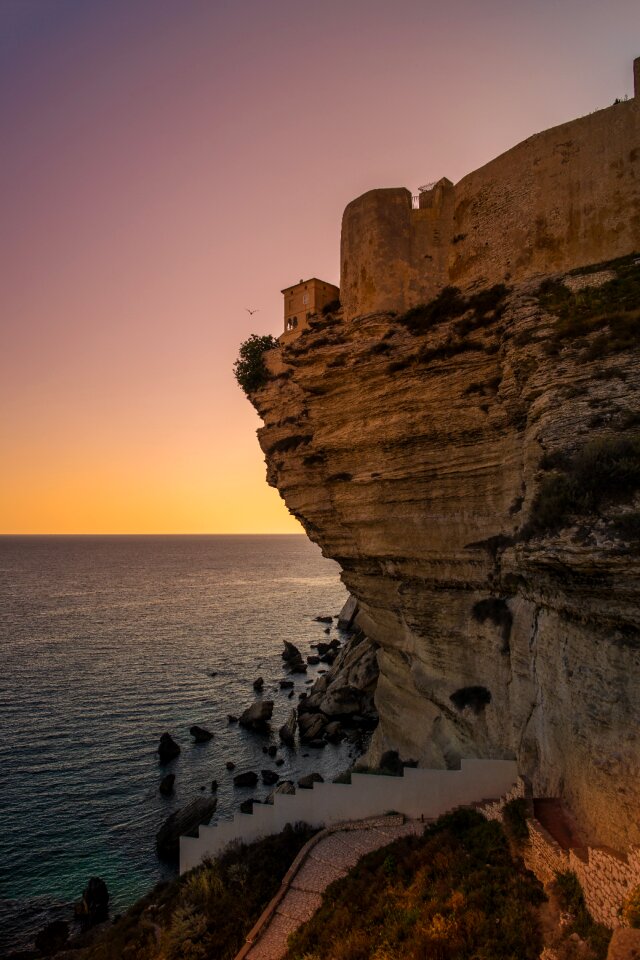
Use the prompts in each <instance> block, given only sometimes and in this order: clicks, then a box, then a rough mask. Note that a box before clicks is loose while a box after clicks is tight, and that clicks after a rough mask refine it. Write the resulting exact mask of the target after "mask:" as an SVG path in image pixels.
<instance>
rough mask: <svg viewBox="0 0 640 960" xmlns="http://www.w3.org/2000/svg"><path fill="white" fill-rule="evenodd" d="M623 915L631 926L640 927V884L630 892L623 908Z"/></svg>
mask: <svg viewBox="0 0 640 960" xmlns="http://www.w3.org/2000/svg"><path fill="white" fill-rule="evenodd" d="M622 916H623V917H624V919H625V920H626V921H627V923H628V924H629V926H630V927H634V928H635V929H636V930H637V929H638V928H640V886H637V887H634V888H633V890H631V892H630V893H629V896H628V897H627V900H626V903H625V905H624V908H623V910H622Z"/></svg>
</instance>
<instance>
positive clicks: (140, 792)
mask: <svg viewBox="0 0 640 960" xmlns="http://www.w3.org/2000/svg"><path fill="white" fill-rule="evenodd" d="M345 599H346V593H345V590H344V588H343V587H342V585H341V583H340V581H339V579H338V567H337V565H336V564H334V563H333V562H332V561H329V560H325V559H324V558H323V557H322V556H321V554H320V551H319V550H318V549H317V548H316V547H315V546H314V545H313V544H311V543H309V541H307V539H306V538H305V537H304V536H280V537H253V536H247V537H215V536H211V537H3V538H0V654H1V657H2V660H1V663H2V666H1V668H0V703H1V704H2V726H1V737H0V778H1V786H0V804H1V805H2V808H3V812H2V830H1V831H0V898H1V902H0V930H1V931H2V932H1V934H0V954H1V953H2V952H3V951H6V950H7V949H8V947H9V946H16V945H19V944H22V943H24V942H26V941H28V940H29V938H30V937H32V936H33V934H34V933H35V932H36V931H37V930H38V929H39V928H40V927H41V926H42V925H43V924H44V923H45V922H47V921H48V920H50V919H52V918H53V917H55V916H62V917H65V918H66V917H68V916H69V909H70V907H69V905H70V903H71V902H72V901H74V900H76V899H78V898H79V896H80V895H81V893H82V890H83V888H84V886H85V885H86V881H87V880H88V878H89V877H90V876H92V875H98V876H101V877H103V878H104V880H105V881H106V882H107V885H108V887H109V890H110V892H111V895H112V903H113V908H114V909H113V911H112V912H117V911H118V910H120V909H122V908H123V907H125V906H126V905H127V904H128V903H130V902H131V901H132V900H134V899H135V898H136V897H137V896H138V895H140V894H141V893H143V892H145V891H146V890H147V889H148V888H149V887H150V886H151V885H152V884H153V883H155V882H156V881H157V880H158V879H159V878H160V877H162V876H163V875H166V868H165V867H163V866H162V864H161V863H160V862H159V861H158V860H157V858H156V855H155V851H154V835H155V833H156V831H157V829H158V827H159V826H160V824H161V823H162V822H163V820H164V819H165V818H166V817H167V816H168V815H169V814H170V813H171V812H172V811H173V810H175V809H176V808H178V807H179V806H182V805H183V804H185V803H186V802H188V801H189V800H190V799H192V798H193V797H196V796H200V795H201V788H202V787H205V788H206V790H207V792H209V791H210V784H211V780H212V779H214V778H215V779H217V780H218V783H219V789H218V798H219V799H218V813H217V814H216V817H218V816H219V817H221V818H225V817H228V816H230V815H231V814H232V812H233V811H234V809H237V806H238V804H239V803H240V801H241V800H243V799H245V798H246V797H247V796H262V797H264V796H266V794H267V792H268V789H267V788H265V787H258V788H256V789H255V790H253V791H252V790H246V789H245V790H238V789H235V790H234V788H233V783H232V776H233V774H231V773H229V772H228V771H227V770H226V766H225V764H226V761H227V760H233V761H234V762H235V763H236V764H237V769H236V771H235V772H236V773H237V772H240V771H242V770H244V769H255V770H260V769H261V768H265V767H270V768H274V769H278V770H279V772H280V774H281V776H283V777H291V778H297V777H298V776H300V775H301V774H302V773H306V772H309V771H310V770H312V769H313V770H318V771H319V772H320V773H321V774H322V775H323V776H325V778H328V777H331V776H332V775H334V774H335V773H337V772H339V771H340V770H342V769H344V768H345V767H346V766H347V765H348V764H349V763H350V756H349V754H348V748H347V747H346V746H345V745H340V746H338V747H336V746H328V747H326V749H324V750H317V751H314V750H307V751H305V752H307V753H308V754H310V756H307V757H303V756H302V753H301V752H300V751H298V752H295V753H292V752H290V751H287V750H281V751H280V754H281V755H282V756H284V757H285V764H284V766H283V767H281V768H275V767H274V761H272V760H271V759H270V758H267V757H265V755H264V753H263V751H262V746H263V744H264V743H266V742H268V740H265V739H264V738H261V737H259V736H256V735H255V734H251V733H248V732H245V731H242V730H240V729H238V727H237V726H230V725H229V724H228V722H227V714H228V713H235V714H238V713H239V712H240V711H241V710H242V709H244V708H245V707H246V706H248V705H249V704H250V703H251V702H252V701H253V700H254V691H253V688H252V682H253V680H254V679H255V677H256V676H257V675H259V674H261V675H262V676H263V677H264V679H265V689H264V694H263V696H265V697H267V698H269V699H273V700H275V709H274V728H276V729H277V726H278V725H279V724H280V723H282V722H283V721H284V719H285V717H286V714H287V712H288V711H289V710H290V708H291V706H292V705H293V704H295V703H297V699H298V697H297V694H298V692H299V691H300V690H302V689H304V687H305V679H308V678H311V677H313V676H315V673H316V669H317V668H309V674H308V677H307V678H305V677H300V678H296V694H295V698H294V700H289V699H288V698H287V693H288V691H280V689H279V688H278V685H277V684H278V680H279V679H280V678H281V677H282V676H283V664H282V660H281V658H280V653H281V650H282V641H283V640H285V639H286V640H291V641H293V642H294V643H296V644H297V645H298V646H299V647H300V649H301V650H302V651H303V653H305V652H309V646H308V645H309V643H310V642H314V641H317V640H320V639H326V637H325V635H324V633H323V626H324V625H323V624H318V623H315V622H314V621H313V618H314V617H315V616H317V615H319V614H334V615H335V614H336V613H337V612H338V611H339V609H340V607H341V606H342V604H343V602H344V600H345ZM214 671H215V672H216V676H212V675H211V674H212V672H214ZM194 723H198V724H201V725H202V726H205V727H207V728H208V729H209V730H211V731H212V732H213V733H214V738H213V740H212V741H210V742H209V743H208V744H206V745H199V746H195V745H193V744H192V742H191V738H190V736H189V727H190V726H191V725H192V724H194ZM165 730H168V731H170V732H171V733H172V735H173V736H174V737H175V738H176V739H177V740H178V742H179V743H180V745H181V747H182V753H181V755H180V757H179V758H178V759H177V760H175V761H174V762H173V763H172V765H171V766H170V767H168V768H166V769H163V768H161V767H160V766H159V765H158V757H157V753H156V750H157V745H158V740H159V737H160V734H161V733H163V732H164V731H165ZM272 739H273V740H274V742H277V737H276V738H273V737H272ZM167 770H170V771H172V772H174V773H175V774H176V791H175V795H174V796H173V797H171V798H163V797H161V796H160V794H159V793H158V784H159V782H160V779H161V777H162V775H163V773H165V772H167Z"/></svg>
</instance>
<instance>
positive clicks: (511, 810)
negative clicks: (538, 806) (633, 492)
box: [502, 797, 529, 845]
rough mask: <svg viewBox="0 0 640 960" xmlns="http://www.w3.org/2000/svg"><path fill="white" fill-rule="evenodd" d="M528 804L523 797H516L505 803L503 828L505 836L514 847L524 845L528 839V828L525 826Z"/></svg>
mask: <svg viewBox="0 0 640 960" xmlns="http://www.w3.org/2000/svg"><path fill="white" fill-rule="evenodd" d="M527 813H528V804H527V801H526V800H525V798H524V797H517V798H516V799H515V800H509V802H508V803H505V805H504V808H503V811H502V815H503V817H504V828H505V830H506V832H507V835H508V836H509V837H510V838H511V840H513V842H514V843H515V844H516V845H519V844H521V843H524V842H525V840H528V839H529V827H528V826H527Z"/></svg>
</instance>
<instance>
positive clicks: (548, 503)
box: [521, 433, 640, 539]
mask: <svg viewBox="0 0 640 960" xmlns="http://www.w3.org/2000/svg"><path fill="white" fill-rule="evenodd" d="M543 466H546V467H548V468H549V467H550V468H551V470H550V472H549V474H548V475H547V476H546V477H544V479H543V481H542V483H541V485H540V489H539V491H538V493H537V495H536V498H535V500H534V502H533V505H532V508H531V516H530V517H529V520H528V522H527V523H526V524H525V526H524V527H523V529H522V532H521V537H522V538H523V539H528V538H529V537H534V536H541V535H543V534H545V533H553V532H555V531H557V530H560V529H562V527H565V526H567V524H568V523H569V522H570V521H571V518H572V517H576V516H588V515H589V514H593V513H595V512H597V510H598V509H599V507H600V505H601V504H602V503H603V502H604V501H605V500H607V499H609V500H612V501H618V502H624V501H625V500H629V499H630V498H631V497H632V495H633V494H634V493H636V491H638V490H639V489H640V434H638V433H632V434H627V435H626V436H625V435H623V436H613V437H607V438H598V439H596V440H591V441H590V442H589V443H587V444H585V445H584V447H582V449H581V450H578V451H576V452H575V453H574V454H572V455H570V456H568V455H562V454H560V455H556V456H555V457H551V458H547V460H546V461H545V462H544V463H543Z"/></svg>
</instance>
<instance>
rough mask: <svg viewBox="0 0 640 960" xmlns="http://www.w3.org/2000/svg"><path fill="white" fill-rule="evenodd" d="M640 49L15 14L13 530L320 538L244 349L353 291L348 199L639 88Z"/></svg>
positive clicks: (8, 94)
mask: <svg viewBox="0 0 640 960" xmlns="http://www.w3.org/2000/svg"><path fill="white" fill-rule="evenodd" d="M638 54H640V4H639V3H638V2H637V0H609V2H608V3H607V4H606V5H605V4H603V3H602V2H601V0H598V2H594V0H555V2H553V3H552V2H550V0H539V2H537V3H535V4H527V5H525V4H522V3H516V2H513V0H511V2H509V3H508V2H506V0H488V2H485V3H478V2H477V0H453V2H449V3H447V4H435V3H425V2H417V0H395V2H390V0H384V2H383V0H340V2H336V0H326V2H324V3H322V4H320V3H312V2H307V0H295V2H293V0H252V2H250V0H235V2H227V0H109V2H107V3H105V2H103V0H2V3H1V4H0V139H1V142H2V153H1V159H0V196H1V198H2V208H1V209H2V216H1V218H0V255H1V257H2V284H1V287H0V319H1V331H0V410H1V418H0V464H1V466H2V469H1V472H0V532H3V533H35V532H49V533H73V532H78V533H81V532H94V533H100V532H105V533H110V532H142V533H155V532H158V533H173V532H175V533H178V532H184V533H190V532H212V533H230V532H239V533H243V532H244V533H246V532H258V533H262V532H290V531H291V532H293V531H298V530H300V527H299V525H298V524H297V522H296V521H294V520H293V519H292V518H291V517H289V515H288V514H287V512H286V509H285V507H284V505H283V504H282V502H281V500H280V498H279V496H278V494H277V493H276V492H275V491H273V490H271V489H270V488H268V487H267V485H266V482H265V479H264V473H265V471H264V464H263V458H262V454H261V451H260V449H259V446H258V443H257V440H256V438H255V430H256V428H257V427H258V425H259V423H258V419H257V417H256V415H255V413H254V412H253V409H252V408H251V406H250V404H249V403H248V402H247V400H246V399H245V397H244V396H243V394H242V393H241V391H240V390H239V388H238V387H237V385H236V383H235V380H234V378H233V374H232V365H233V361H234V359H235V357H236V355H237V351H238V345H239V343H240V342H241V341H242V340H243V339H245V338H246V337H247V336H248V335H249V334H250V333H252V332H257V333H267V332H269V333H275V334H277V333H280V331H281V324H282V319H281V317H282V305H281V294H280V290H281V288H282V287H284V286H286V285H288V284H291V283H295V282H296V281H297V280H298V279H299V278H300V277H308V276H312V275H313V276H318V277H322V278H324V279H327V280H329V281H331V282H332V283H338V282H339V275H338V252H339V233H340V218H341V215H342V210H343V208H344V206H345V205H346V203H348V201H349V200H351V199H352V198H353V197H355V196H357V195H358V194H360V193H362V192H364V191H365V190H368V189H370V188H372V187H378V186H399V185H405V186H408V187H410V188H413V189H415V188H417V186H418V185H419V184H422V183H424V182H426V181H430V180H435V179H438V178H439V177H441V176H447V177H449V178H450V179H452V180H454V181H456V180H458V179H460V177H462V176H463V175H464V174H466V173H467V172H469V171H470V170H473V169H474V168H476V167H478V166H480V165H481V164H483V163H485V162H486V161H488V160H490V159H491V158H492V157H494V156H496V155H497V154H499V153H500V152H502V151H503V150H505V149H507V148H508V147H510V146H512V145H513V144H515V143H516V142H518V141H519V140H521V139H523V138H525V137H527V136H529V135H530V134H532V133H534V132H536V131H538V130H541V129H544V128H546V127H549V126H552V125H554V124H556V123H559V122H562V121H564V120H569V119H572V118H573V117H576V116H580V115H581V114H585V113H588V112H590V111H591V110H595V109H597V108H600V107H603V106H607V105H608V104H610V103H611V102H612V101H613V100H614V98H615V97H622V96H624V95H625V94H631V93H632V61H633V58H634V56H637V55H638ZM245 307H251V308H258V309H259V313H257V314H255V315H254V317H253V318H250V317H249V315H248V314H247V313H246V312H245Z"/></svg>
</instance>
